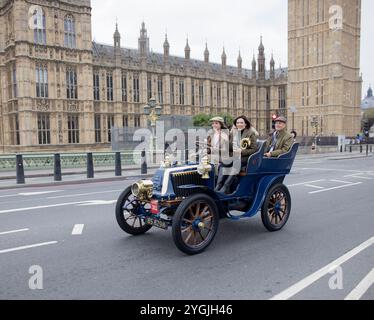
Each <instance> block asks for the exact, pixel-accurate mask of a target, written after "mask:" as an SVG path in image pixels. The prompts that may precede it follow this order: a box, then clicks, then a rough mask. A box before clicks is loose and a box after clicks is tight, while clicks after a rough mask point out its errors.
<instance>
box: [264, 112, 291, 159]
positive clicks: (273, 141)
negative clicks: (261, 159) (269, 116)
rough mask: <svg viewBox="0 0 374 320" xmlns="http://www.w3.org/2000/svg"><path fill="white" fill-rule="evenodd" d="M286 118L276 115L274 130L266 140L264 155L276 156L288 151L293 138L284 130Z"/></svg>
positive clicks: (268, 156)
mask: <svg viewBox="0 0 374 320" xmlns="http://www.w3.org/2000/svg"><path fill="white" fill-rule="evenodd" d="M286 126H287V119H286V118H285V117H278V118H277V119H275V131H274V132H273V134H272V135H271V136H270V137H269V139H268V140H267V141H266V143H267V147H266V149H265V150H266V151H265V157H267V158H278V157H279V156H280V155H282V154H284V153H287V152H288V151H290V149H291V147H292V145H293V142H294V139H293V137H292V135H291V134H290V133H288V132H287V130H286Z"/></svg>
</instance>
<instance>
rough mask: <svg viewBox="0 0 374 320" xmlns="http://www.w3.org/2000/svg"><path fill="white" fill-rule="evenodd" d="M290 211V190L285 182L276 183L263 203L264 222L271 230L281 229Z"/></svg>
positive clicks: (262, 216) (262, 214)
mask: <svg viewBox="0 0 374 320" xmlns="http://www.w3.org/2000/svg"><path fill="white" fill-rule="evenodd" d="M290 212H291V196H290V192H289V191H288V189H287V187H286V186H285V185H284V184H276V185H275V186H273V187H272V188H270V190H269V192H268V193H267V195H266V198H265V201H264V203H263V205H262V209H261V219H262V223H263V224H264V226H265V228H266V229H267V230H269V231H271V232H273V231H279V230H281V229H282V228H283V227H284V226H285V225H286V223H287V221H288V218H289V216H290Z"/></svg>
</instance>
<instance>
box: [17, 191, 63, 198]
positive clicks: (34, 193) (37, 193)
mask: <svg viewBox="0 0 374 320" xmlns="http://www.w3.org/2000/svg"><path fill="white" fill-rule="evenodd" d="M63 191H64V190H54V191H39V192H23V193H19V195H20V196H26V197H28V196H40V195H42V194H48V193H57V192H63Z"/></svg>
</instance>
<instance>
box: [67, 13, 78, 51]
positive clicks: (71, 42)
mask: <svg viewBox="0 0 374 320" xmlns="http://www.w3.org/2000/svg"><path fill="white" fill-rule="evenodd" d="M64 31H65V40H64V46H65V47H68V48H72V49H74V48H75V45H76V44H75V21H74V17H73V16H72V15H71V14H68V15H67V16H66V17H65V19H64Z"/></svg>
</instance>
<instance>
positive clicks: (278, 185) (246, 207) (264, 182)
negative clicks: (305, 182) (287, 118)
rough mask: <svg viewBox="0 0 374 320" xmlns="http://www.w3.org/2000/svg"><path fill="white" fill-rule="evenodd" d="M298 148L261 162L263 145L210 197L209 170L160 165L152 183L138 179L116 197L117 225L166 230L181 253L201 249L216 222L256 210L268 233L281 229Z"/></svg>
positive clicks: (211, 171)
mask: <svg viewBox="0 0 374 320" xmlns="http://www.w3.org/2000/svg"><path fill="white" fill-rule="evenodd" d="M298 146H299V145H298V144H296V143H295V144H294V145H293V146H292V148H291V149H290V151H289V152H288V153H286V154H283V155H281V156H280V157H278V158H264V156H263V155H264V150H265V147H266V146H265V143H264V142H258V151H257V152H256V153H255V154H253V155H252V156H251V157H250V158H249V159H248V165H247V167H246V168H245V171H242V172H240V174H239V175H238V176H237V179H236V181H235V182H234V183H233V184H232V186H231V192H230V193H231V194H223V193H219V192H215V191H214V188H215V183H216V176H215V172H216V170H215V168H214V165H213V164H210V163H208V162H207V161H202V162H201V163H200V164H186V165H176V166H171V165H170V164H166V165H164V166H162V167H161V168H160V169H159V170H157V172H156V173H155V175H154V177H153V179H152V180H141V181H139V182H137V183H135V184H134V185H132V186H130V187H128V188H127V189H126V190H124V191H123V192H122V194H121V195H120V197H119V199H118V201H117V205H116V218H117V222H118V224H119V226H120V227H121V228H122V229H123V230H124V231H125V232H127V233H129V234H132V235H139V234H143V233H145V232H147V231H148V230H149V229H151V228H152V226H155V227H158V228H162V229H165V230H166V229H168V228H169V227H171V228H172V234H173V239H174V242H175V244H176V246H177V247H178V248H179V249H180V250H181V251H183V252H184V253H187V254H197V253H200V252H202V251H203V250H205V249H206V248H207V247H208V246H209V245H210V243H211V242H212V240H213V239H214V237H215V235H216V233H217V230H218V225H219V220H220V219H222V218H226V219H233V220H238V219H241V218H250V217H253V216H254V215H255V214H257V212H259V211H261V218H262V222H263V224H264V226H265V227H266V228H267V229H268V230H269V231H278V230H280V229H282V228H283V227H284V226H285V224H286V223H287V221H288V218H289V216H290V212H291V196H290V193H289V191H288V189H287V187H286V186H285V185H284V184H283V181H284V179H285V176H286V175H287V174H289V173H290V171H291V168H292V165H293V162H294V159H295V157H296V153H297V150H298Z"/></svg>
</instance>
